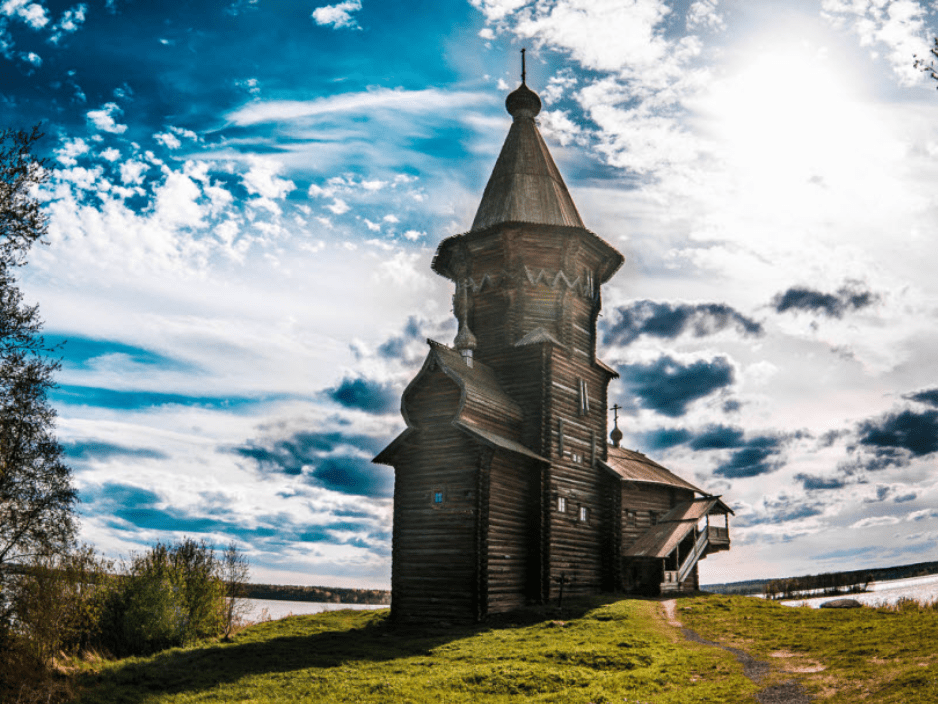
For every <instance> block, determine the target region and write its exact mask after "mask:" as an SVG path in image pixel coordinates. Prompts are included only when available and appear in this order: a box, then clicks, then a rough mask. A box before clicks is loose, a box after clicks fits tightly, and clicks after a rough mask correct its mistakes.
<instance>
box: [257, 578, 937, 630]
mask: <svg viewBox="0 0 938 704" xmlns="http://www.w3.org/2000/svg"><path fill="white" fill-rule="evenodd" d="M867 589H868V590H869V591H867V592H866V593H864V594H845V595H844V596H845V597H846V598H848V599H856V600H857V601H859V602H860V603H861V604H867V605H869V606H885V605H887V604H895V603H896V602H897V601H899V599H902V598H906V599H914V600H915V601H918V602H922V603H927V602H930V601H938V574H932V575H928V576H926V577H911V578H909V579H892V580H885V581H881V582H870V584H869V585H867ZM839 598H840V597H836V596H822V597H816V598H813V599H791V600H787V601H783V602H781V603H782V604H784V605H785V606H801V605H802V604H807V605H808V606H810V607H812V608H815V609H816V608H818V607H819V606H820V605H821V604H823V603H824V602H825V601H830V600H831V599H839ZM246 601H247V602H248V604H249V608H248V613H247V615H246V620H247V621H250V622H254V621H261V620H265V619H269V620H272V621H275V620H277V619H279V618H285V617H287V616H300V615H301V614H318V613H322V612H323V611H338V610H340V609H354V610H356V611H360V610H363V609H387V608H389V607H388V605H387V604H332V603H328V604H327V603H323V602H319V601H278V600H274V599H247V600H246ZM265 612H266V613H265Z"/></svg>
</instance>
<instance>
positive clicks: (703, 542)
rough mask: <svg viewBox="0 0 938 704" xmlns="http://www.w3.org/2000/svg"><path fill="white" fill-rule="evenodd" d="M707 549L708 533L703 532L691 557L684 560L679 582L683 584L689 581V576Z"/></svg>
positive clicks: (678, 577)
mask: <svg viewBox="0 0 938 704" xmlns="http://www.w3.org/2000/svg"><path fill="white" fill-rule="evenodd" d="M706 549H707V531H703V532H702V533H701V534H700V537H699V538H697V542H696V543H695V544H694V549H693V550H691V552H690V555H688V556H687V558H686V559H685V560H684V564H683V565H681V569H680V571H679V572H678V575H677V579H678V581H679V582H683V581H684V580H685V579H687V575H688V574H690V571H691V570H692V569H694V565H696V564H697V560H699V559H700V556H701V555H703V553H704V550H706Z"/></svg>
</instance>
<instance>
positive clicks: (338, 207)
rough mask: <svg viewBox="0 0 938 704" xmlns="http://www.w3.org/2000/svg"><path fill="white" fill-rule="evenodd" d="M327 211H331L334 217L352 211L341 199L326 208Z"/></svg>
mask: <svg viewBox="0 0 938 704" xmlns="http://www.w3.org/2000/svg"><path fill="white" fill-rule="evenodd" d="M326 210H329V211H331V212H332V213H333V215H342V214H344V213H347V212H348V211H349V210H351V208H350V207H349V204H348V203H346V202H345V201H344V200H342V199H341V198H336V199H335V200H334V201H332V203H331V204H330V205H327V206H326Z"/></svg>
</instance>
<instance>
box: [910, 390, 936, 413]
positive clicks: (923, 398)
mask: <svg viewBox="0 0 938 704" xmlns="http://www.w3.org/2000/svg"><path fill="white" fill-rule="evenodd" d="M905 398H907V399H909V400H910V401H918V402H919V403H924V404H927V405H929V406H935V407H936V408H938V389H923V390H922V391H917V392H916V393H914V394H909V395H908V396H905Z"/></svg>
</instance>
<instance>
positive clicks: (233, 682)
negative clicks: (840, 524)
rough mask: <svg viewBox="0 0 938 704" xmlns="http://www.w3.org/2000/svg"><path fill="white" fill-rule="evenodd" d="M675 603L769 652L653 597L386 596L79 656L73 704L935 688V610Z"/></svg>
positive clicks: (662, 699)
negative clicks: (486, 603)
mask: <svg viewBox="0 0 938 704" xmlns="http://www.w3.org/2000/svg"><path fill="white" fill-rule="evenodd" d="M676 613H677V616H678V618H680V619H682V620H683V621H684V622H685V625H686V626H689V627H690V628H693V629H694V630H695V631H696V632H697V633H699V634H700V636H702V637H703V638H705V639H709V640H713V641H717V642H720V643H724V644H726V645H731V646H734V647H736V648H741V649H743V650H745V651H746V652H748V653H750V654H752V655H753V656H754V657H756V658H757V659H760V660H763V661H765V662H768V663H770V667H769V671H768V673H767V674H766V675H765V676H764V677H763V678H762V679H761V680H760V681H759V683H758V684H757V683H755V682H753V681H752V680H750V679H748V678H747V677H746V676H745V675H744V674H743V666H742V665H741V664H740V662H738V661H737V659H736V657H734V655H733V654H732V653H730V652H728V651H726V650H723V649H720V648H717V647H713V646H711V645H706V644H701V643H695V642H690V641H688V640H686V639H685V637H684V634H682V632H681V630H680V628H677V627H675V626H672V625H669V624H668V622H667V620H666V618H665V615H664V610H663V609H662V605H661V603H660V602H658V601H654V600H638V599H628V600H620V601H614V600H613V599H602V598H596V599H589V600H583V601H579V602H576V603H574V604H572V605H571V606H570V607H569V608H565V609H564V613H563V614H562V615H561V614H558V613H556V611H555V610H553V609H546V608H542V609H531V610H527V611H524V612H521V613H519V614H515V615H513V616H512V617H510V618H503V619H501V620H495V621H493V622H491V623H486V624H483V625H479V626H451V625H450V626H444V625H441V626H440V627H437V628H406V629H405V628H391V627H389V626H388V624H387V622H386V618H387V611H366V612H361V611H358V612H353V611H339V612H331V613H324V614H317V615H315V616H299V617H291V618H287V619H283V620H280V621H273V622H268V623H263V624H259V625H257V626H253V627H251V628H248V629H246V630H244V631H242V632H241V633H239V634H238V635H237V636H236V637H235V639H234V641H233V642H231V643H220V642H216V643H209V644H202V645H199V646H194V647H189V648H178V649H174V650H170V651H165V652H163V653H160V654H158V655H155V656H153V657H149V658H132V659H128V660H124V661H116V662H110V661H96V662H85V663H83V664H81V668H82V673H81V674H80V675H79V676H78V680H77V682H78V685H79V687H80V696H79V697H78V698H77V699H76V701H77V702H79V703H80V704H96V703H101V704H104V703H105V702H106V703H107V704H114V703H125V704H138V703H139V704H143V703H144V702H145V703H146V704H159V703H164V702H165V703H168V702H174V703H176V704H189V703H190V702H192V703H194V702H238V701H244V702H252V703H255V704H268V703H270V702H288V701H289V702H294V701H301V702H330V703H332V702H336V703H339V702H356V703H357V702H364V703H368V702H375V703H377V702H395V703H398V702H399V703H401V704H424V703H430V702H434V703H439V702H446V703H448V704H461V703H463V702H465V703H466V704H468V703H470V702H473V703H474V702H505V703H507V702H557V703H560V702H563V703H564V704H577V703H581V704H587V703H588V702H593V703H595V704H599V703H600V702H607V703H611V702H623V703H624V702H628V703H629V704H640V703H644V704H652V703H655V704H667V703H675V704H677V703H684V702H688V703H692V702H722V703H727V704H735V703H741V702H750V703H751V702H754V701H756V699H755V695H756V693H757V692H758V691H760V690H762V689H764V688H765V687H767V686H771V685H773V683H779V682H783V681H786V680H792V679H794V680H796V681H798V682H800V683H801V684H802V685H803V686H804V687H805V688H806V689H807V690H808V691H809V692H810V693H812V694H813V695H814V696H816V697H817V701H831V702H844V703H846V702H856V701H858V700H860V699H864V698H868V699H869V701H875V702H904V703H909V704H916V703H920V702H921V703H924V702H933V701H938V688H936V677H938V613H936V612H935V611H933V610H920V609H918V608H917V607H915V608H912V607H911V606H910V607H907V608H906V609H905V610H893V611H885V610H874V609H857V610H851V611H826V610H825V611H816V610H808V609H790V608H786V607H782V606H780V605H778V604H775V603H769V602H765V601H762V600H758V599H749V598H744V597H733V596H719V595H709V596H699V597H686V598H681V599H679V600H678V602H677V610H676Z"/></svg>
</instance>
